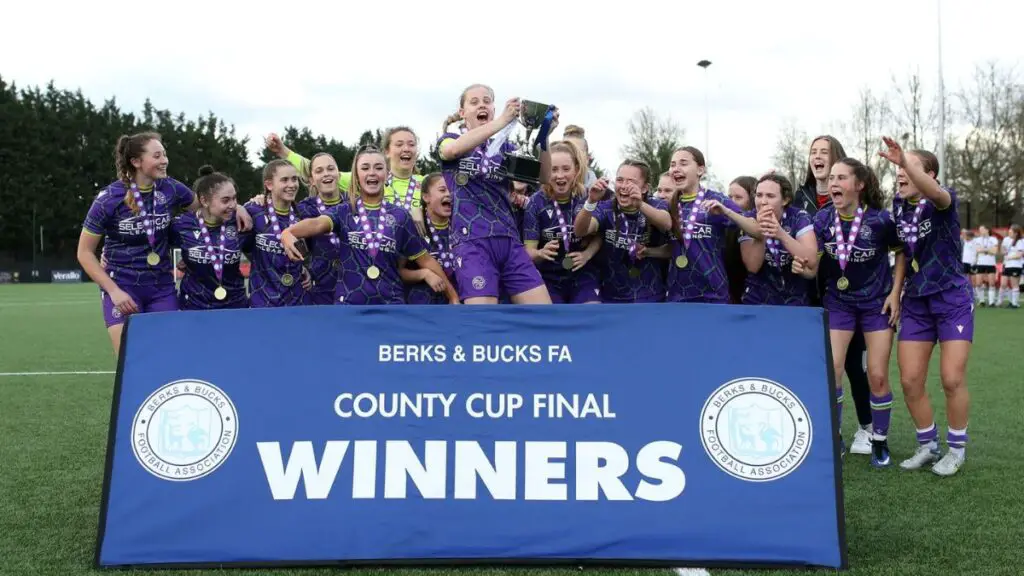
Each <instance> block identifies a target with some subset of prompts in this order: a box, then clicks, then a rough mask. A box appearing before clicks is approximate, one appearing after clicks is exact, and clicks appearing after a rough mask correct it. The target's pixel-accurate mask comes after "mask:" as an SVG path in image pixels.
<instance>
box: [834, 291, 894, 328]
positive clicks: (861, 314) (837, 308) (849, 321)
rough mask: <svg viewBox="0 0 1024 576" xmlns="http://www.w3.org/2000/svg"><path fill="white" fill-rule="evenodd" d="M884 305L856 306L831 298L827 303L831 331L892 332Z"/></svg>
mask: <svg viewBox="0 0 1024 576" xmlns="http://www.w3.org/2000/svg"><path fill="white" fill-rule="evenodd" d="M882 307H883V305H882V304H879V305H877V306H855V305H853V304H847V303H845V302H840V301H839V300H836V299H834V298H829V299H827V300H826V302H825V310H827V311H828V327H829V329H830V330H846V331H848V332H856V331H857V329H858V328H860V331H861V332H864V333H867V332H878V331H881V330H892V326H889V316H888V314H882Z"/></svg>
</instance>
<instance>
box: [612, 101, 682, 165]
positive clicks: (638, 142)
mask: <svg viewBox="0 0 1024 576" xmlns="http://www.w3.org/2000/svg"><path fill="white" fill-rule="evenodd" d="M628 130H629V140H630V143H629V144H628V145H626V146H623V148H622V154H623V156H625V157H627V158H636V159H638V160H643V161H644V162H647V164H648V165H650V167H651V175H652V178H657V177H658V175H659V174H661V173H662V172H664V171H666V170H668V166H669V162H671V160H672V153H673V152H674V151H675V150H676V148H679V147H680V146H682V142H683V137H684V135H685V131H684V130H683V129H682V127H680V126H679V124H677V123H676V122H674V121H673V120H672V119H671V118H670V117H666V118H661V117H659V116H658V114H657V113H656V112H655V111H654V110H653V109H651V108H650V107H645V108H642V109H640V110H637V111H636V112H635V113H634V114H633V118H632V119H630V121H629V127H628Z"/></svg>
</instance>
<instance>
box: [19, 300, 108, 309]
mask: <svg viewBox="0 0 1024 576" xmlns="http://www.w3.org/2000/svg"><path fill="white" fill-rule="evenodd" d="M96 302H97V300H96V299H95V298H93V299H92V300H57V301H54V302H0V308H20V307H26V308H27V307H35V306H81V305H83V304H95V303H96Z"/></svg>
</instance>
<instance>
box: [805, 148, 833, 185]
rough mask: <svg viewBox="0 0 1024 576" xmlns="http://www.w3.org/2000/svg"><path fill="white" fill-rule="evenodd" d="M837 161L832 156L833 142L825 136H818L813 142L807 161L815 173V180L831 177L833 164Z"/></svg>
mask: <svg viewBox="0 0 1024 576" xmlns="http://www.w3.org/2000/svg"><path fill="white" fill-rule="evenodd" d="M835 161H836V159H835V158H832V144H831V143H830V142H829V141H828V140H826V139H825V138H818V139H817V140H815V141H814V142H811V151H810V154H809V155H808V157H807V163H808V165H809V166H810V168H811V174H814V178H815V180H817V181H819V182H824V181H826V180H828V179H829V178H830V173H831V168H832V164H833V163H834V162H835Z"/></svg>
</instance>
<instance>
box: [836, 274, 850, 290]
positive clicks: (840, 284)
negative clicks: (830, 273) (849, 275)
mask: <svg viewBox="0 0 1024 576" xmlns="http://www.w3.org/2000/svg"><path fill="white" fill-rule="evenodd" d="M849 287H850V281H849V280H847V279H846V276H843V277H842V278H840V279H839V280H837V281H836V288H839V289H840V290H846V289H847V288H849Z"/></svg>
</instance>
